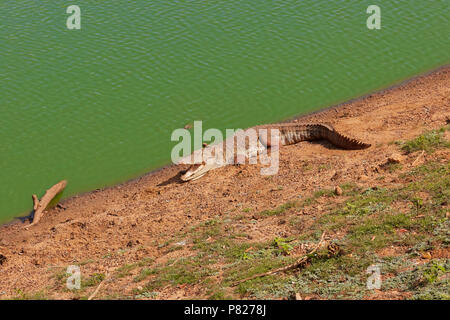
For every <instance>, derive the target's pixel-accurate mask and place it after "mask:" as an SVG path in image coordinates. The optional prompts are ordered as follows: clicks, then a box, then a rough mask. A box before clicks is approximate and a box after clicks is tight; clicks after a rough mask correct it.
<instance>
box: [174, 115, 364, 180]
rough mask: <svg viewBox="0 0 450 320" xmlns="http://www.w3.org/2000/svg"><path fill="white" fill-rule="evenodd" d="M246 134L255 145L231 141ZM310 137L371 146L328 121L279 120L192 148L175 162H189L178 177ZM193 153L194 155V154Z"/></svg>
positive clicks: (357, 147) (200, 173)
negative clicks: (189, 152)
mask: <svg viewBox="0 0 450 320" xmlns="http://www.w3.org/2000/svg"><path fill="white" fill-rule="evenodd" d="M273 129H276V130H274V131H273V132H276V135H274V134H272V133H271V132H272V130H273ZM250 133H253V134H254V135H255V133H256V136H257V138H256V140H257V142H256V144H253V145H251V144H250V143H249V142H248V141H247V142H245V143H244V144H242V143H241V144H239V143H235V141H239V137H241V138H242V137H244V140H243V141H246V140H245V136H246V135H247V137H248V136H250ZM268 137H270V138H268ZM272 139H275V140H272ZM314 140H327V141H329V142H331V143H332V144H333V145H335V146H336V147H339V148H341V149H346V150H360V149H366V148H369V147H370V146H371V145H370V144H368V143H364V142H361V141H359V140H356V139H353V138H350V137H347V136H345V135H343V134H341V133H339V132H338V131H336V130H335V129H334V128H333V127H332V126H331V125H329V124H322V123H302V124H299V123H281V124H268V125H259V126H255V127H251V128H249V129H246V130H239V131H237V132H236V133H235V134H234V135H232V136H231V137H229V138H227V139H226V140H224V141H223V142H221V143H218V144H213V145H209V146H208V145H207V146H205V147H204V148H203V149H200V150H196V151H194V152H193V153H192V154H191V155H190V156H188V157H185V158H182V159H181V160H180V161H179V162H178V163H185V164H186V163H189V164H192V165H191V166H190V167H189V169H188V170H186V171H185V172H184V173H182V175H181V180H182V181H193V180H196V179H199V178H201V177H202V176H204V175H205V174H206V173H207V172H209V171H211V170H213V169H216V168H220V167H222V166H225V165H229V164H236V162H237V159H236V154H241V155H243V156H244V157H245V159H247V160H248V159H254V158H255V156H257V155H258V154H261V152H265V151H266V150H268V149H275V147H278V146H286V145H291V144H296V143H298V142H301V141H314ZM241 141H242V140H241ZM275 142H276V143H275ZM230 143H232V144H230ZM230 146H231V147H230ZM227 148H228V150H230V148H233V151H234V153H233V152H231V154H227V153H226V150H227ZM196 155H197V158H196V157H195V156H196ZM205 155H206V156H205ZM218 155H219V156H218ZM193 159H197V161H193ZM199 159H201V160H199ZM238 162H239V161H238Z"/></svg>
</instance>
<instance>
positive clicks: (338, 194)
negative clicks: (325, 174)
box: [334, 186, 343, 196]
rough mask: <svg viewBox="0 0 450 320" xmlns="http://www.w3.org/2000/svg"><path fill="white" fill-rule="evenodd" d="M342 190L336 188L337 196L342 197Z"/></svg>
mask: <svg viewBox="0 0 450 320" xmlns="http://www.w3.org/2000/svg"><path fill="white" fill-rule="evenodd" d="M342 193H343V192H342V189H341V187H339V186H337V187H336V188H334V194H335V195H337V196H341V195H342Z"/></svg>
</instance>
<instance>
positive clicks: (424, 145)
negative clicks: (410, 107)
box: [400, 126, 450, 153]
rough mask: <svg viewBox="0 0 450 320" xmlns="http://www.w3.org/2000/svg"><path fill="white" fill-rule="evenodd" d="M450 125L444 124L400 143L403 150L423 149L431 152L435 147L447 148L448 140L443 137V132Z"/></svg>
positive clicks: (408, 151)
mask: <svg viewBox="0 0 450 320" xmlns="http://www.w3.org/2000/svg"><path fill="white" fill-rule="evenodd" d="M449 129H450V126H445V127H443V128H441V129H439V130H432V131H428V132H425V133H424V134H422V135H420V136H418V137H417V138H415V139H413V140H410V141H406V142H403V143H400V145H401V148H402V150H403V151H405V152H407V153H412V152H415V151H420V150H424V151H425V152H427V153H433V152H434V151H435V150H436V149H437V148H443V147H445V148H449V147H450V142H448V141H446V140H445V139H444V132H445V131H447V130H449Z"/></svg>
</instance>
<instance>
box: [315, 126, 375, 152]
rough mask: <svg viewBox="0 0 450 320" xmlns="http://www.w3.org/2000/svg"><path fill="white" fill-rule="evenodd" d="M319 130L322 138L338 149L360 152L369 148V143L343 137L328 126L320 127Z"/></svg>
mask: <svg viewBox="0 0 450 320" xmlns="http://www.w3.org/2000/svg"><path fill="white" fill-rule="evenodd" d="M321 129H322V130H321V131H322V136H323V138H324V139H326V140H328V141H330V142H331V143H332V144H334V145H335V146H337V147H339V148H342V149H347V150H360V149H367V148H369V147H370V146H371V145H370V144H369V143H364V142H361V141H359V140H356V139H353V138H350V137H347V136H344V135H343V134H341V133H339V132H337V131H336V130H335V129H334V128H333V127H331V126H329V125H322V128H321Z"/></svg>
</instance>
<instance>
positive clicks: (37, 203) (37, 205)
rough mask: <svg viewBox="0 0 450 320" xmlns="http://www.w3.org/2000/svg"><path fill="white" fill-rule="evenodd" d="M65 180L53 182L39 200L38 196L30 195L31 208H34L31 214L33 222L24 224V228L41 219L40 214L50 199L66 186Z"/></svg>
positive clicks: (42, 213) (41, 214) (47, 205)
mask: <svg viewBox="0 0 450 320" xmlns="http://www.w3.org/2000/svg"><path fill="white" fill-rule="evenodd" d="M66 185H67V181H66V180H63V181H60V182H58V183H57V184H55V185H54V186H53V187H51V188H50V189H48V190H47V191H46V192H45V194H44V196H43V197H42V198H41V200H38V197H37V196H36V195H35V194H33V195H32V196H31V197H32V198H33V209H34V216H33V222H32V223H31V224H29V225H27V226H26V228H29V227H31V226H33V225H35V224H37V223H38V222H39V220H41V218H42V216H43V215H44V211H45V209H47V208H48V207H49V205H50V204H51V202H52V200H53V199H55V198H56V197H57V196H59V195H61V193H62V192H63V191H64V189H65V188H66Z"/></svg>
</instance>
